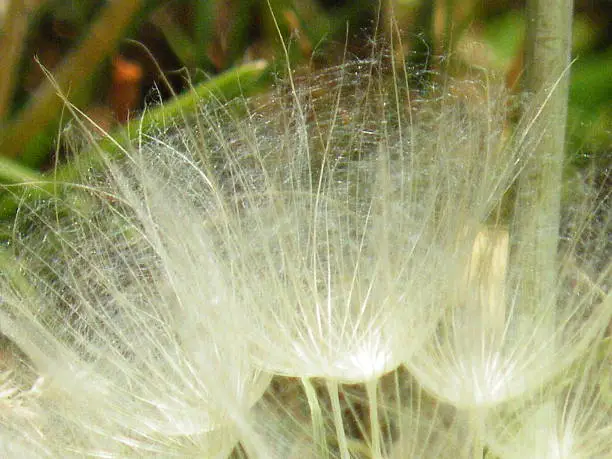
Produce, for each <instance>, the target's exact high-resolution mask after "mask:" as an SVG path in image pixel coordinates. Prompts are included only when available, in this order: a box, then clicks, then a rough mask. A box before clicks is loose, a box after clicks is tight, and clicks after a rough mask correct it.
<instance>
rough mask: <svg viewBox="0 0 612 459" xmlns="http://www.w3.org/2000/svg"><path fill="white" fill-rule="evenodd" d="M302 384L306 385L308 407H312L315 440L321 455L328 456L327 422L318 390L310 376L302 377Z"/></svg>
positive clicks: (311, 414)
mask: <svg viewBox="0 0 612 459" xmlns="http://www.w3.org/2000/svg"><path fill="white" fill-rule="evenodd" d="M302 385H303V386H304V392H305V393H306V399H307V400H308V407H309V408H310V417H311V421H312V435H313V440H314V442H315V445H316V447H317V450H318V452H319V453H320V454H321V457H322V458H324V457H327V448H326V441H325V422H324V420H323V413H322V411H321V405H319V400H318V398H317V391H316V389H315V387H314V386H313V384H312V382H311V381H310V379H308V378H302Z"/></svg>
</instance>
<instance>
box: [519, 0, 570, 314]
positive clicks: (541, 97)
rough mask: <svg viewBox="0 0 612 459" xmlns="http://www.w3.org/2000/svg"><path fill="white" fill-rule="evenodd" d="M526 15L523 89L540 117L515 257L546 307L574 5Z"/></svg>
mask: <svg viewBox="0 0 612 459" xmlns="http://www.w3.org/2000/svg"><path fill="white" fill-rule="evenodd" d="M526 14H527V38H526V43H527V49H526V72H525V89H526V90H527V91H528V92H529V93H530V94H531V96H532V98H533V102H534V104H535V105H534V108H535V109H537V110H538V115H537V118H536V119H535V120H534V121H533V124H532V126H531V128H530V130H529V133H528V135H527V139H526V142H527V145H528V146H529V147H533V156H531V157H530V158H529V160H528V162H527V164H526V167H525V169H524V170H523V171H522V173H521V176H520V178H519V182H518V191H517V200H516V207H515V215H514V220H513V228H512V230H513V231H512V232H513V246H512V257H513V258H514V260H515V261H516V262H517V263H518V266H520V267H522V268H524V269H522V274H521V275H522V276H523V278H522V280H523V282H525V283H524V284H523V285H524V288H525V289H526V290H525V293H526V294H528V295H533V296H532V298H533V300H534V301H535V304H543V302H544V301H552V299H551V297H550V294H551V292H554V291H555V289H554V284H555V278H556V275H555V271H556V269H555V261H556V254H557V242H558V232H559V224H560V199H561V178H562V168H563V159H564V151H565V148H564V147H565V130H566V118H567V99H568V86H569V72H568V67H569V63H570V45H571V32H572V24H571V19H572V1H571V0H527V11H526ZM549 304H551V303H549Z"/></svg>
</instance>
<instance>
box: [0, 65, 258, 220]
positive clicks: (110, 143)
mask: <svg viewBox="0 0 612 459" xmlns="http://www.w3.org/2000/svg"><path fill="white" fill-rule="evenodd" d="M267 69H268V64H267V63H266V62H265V61H255V62H251V63H248V64H245V65H242V66H240V67H237V68H235V69H232V70H228V71H227V72H224V73H222V74H220V75H218V76H216V77H215V78H212V79H210V80H208V81H206V82H203V83H201V84H199V85H197V86H196V87H194V88H193V90H192V91H189V92H187V93H185V94H182V95H180V96H178V97H176V98H175V99H172V100H171V101H169V102H167V103H164V104H163V105H160V106H158V107H155V108H153V109H151V110H149V111H147V112H146V113H145V114H144V115H143V117H142V118H141V119H135V120H132V121H130V122H129V123H127V124H126V125H125V126H122V127H121V128H119V129H118V130H116V131H115V132H113V133H111V134H109V135H105V137H103V138H102V139H101V140H100V141H99V142H98V143H97V145H96V146H95V148H92V149H91V150H89V151H85V152H82V153H81V154H80V155H79V162H80V163H85V164H90V165H92V166H94V165H95V164H96V163H97V162H98V161H100V159H101V158H100V155H99V153H98V152H99V151H104V152H105V154H106V155H108V156H110V157H116V156H119V155H121V152H122V151H123V150H122V146H125V145H126V144H127V141H128V139H129V138H130V132H132V133H134V132H141V133H144V134H146V133H147V132H150V131H151V130H152V129H153V128H155V127H156V126H159V125H163V124H164V123H169V122H172V121H173V120H178V119H180V118H181V117H183V116H184V114H185V113H193V112H194V111H195V110H196V107H197V104H199V103H201V102H202V101H203V100H207V99H209V100H210V99H211V98H217V99H221V100H228V99H231V98H234V97H237V96H239V95H242V94H245V93H246V92H250V93H252V92H254V91H256V90H257V88H258V83H260V82H261V81H262V80H263V79H264V77H265V76H266V75H267V72H266V71H267ZM0 159H3V161H2V162H0V166H2V172H1V173H0V179H1V180H4V181H5V182H11V183H18V184H21V185H23V186H26V187H27V188H28V195H27V199H39V198H43V197H45V196H48V195H50V194H53V192H54V191H56V189H57V188H58V187H57V184H58V183H74V182H75V181H78V180H79V171H80V170H81V169H80V168H76V167H75V166H74V165H73V164H70V163H69V164H66V165H63V166H61V167H59V168H58V169H57V170H55V171H53V172H52V174H53V180H50V179H49V180H46V179H45V177H46V176H44V175H41V176H39V175H37V174H36V173H34V172H32V171H30V170H28V169H26V168H24V167H19V166H18V165H16V164H15V163H14V162H9V161H8V160H7V159H6V158H1V157H0ZM5 164H6V165H8V166H10V167H8V168H5V167H4V165H5ZM34 183H35V186H34ZM0 187H1V185H0ZM60 188H61V187H60ZM0 189H1V188H0ZM18 194H19V193H16V192H10V193H5V194H4V196H1V197H0V220H5V219H8V218H10V217H11V216H12V215H13V214H14V212H15V211H16V210H17V208H18V206H19V202H20V201H19V197H18Z"/></svg>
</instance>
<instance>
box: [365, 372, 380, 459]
mask: <svg viewBox="0 0 612 459" xmlns="http://www.w3.org/2000/svg"><path fill="white" fill-rule="evenodd" d="M366 391H367V394H368V405H369V407H370V436H371V437H372V458H373V459H382V457H383V456H382V449H381V444H380V440H381V435H382V429H381V428H380V419H379V418H378V380H376V379H372V380H370V381H368V382H367V383H366Z"/></svg>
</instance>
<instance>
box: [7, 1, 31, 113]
mask: <svg viewBox="0 0 612 459" xmlns="http://www.w3.org/2000/svg"><path fill="white" fill-rule="evenodd" d="M29 9H30V8H28V5H26V2H24V1H23V0H12V1H10V2H9V6H8V11H7V14H6V20H5V22H4V30H2V33H1V34H0V62H2V66H3V72H2V74H1V75H0V120H1V119H3V118H4V117H5V116H6V115H7V113H9V111H10V108H11V102H12V97H13V93H14V90H15V83H16V81H17V79H16V78H15V77H16V76H17V69H18V68H19V65H18V64H19V59H20V58H21V51H22V50H23V47H24V45H25V37H26V34H27V32H28V14H29V13H30V11H29Z"/></svg>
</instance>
